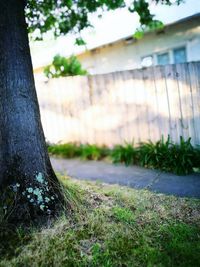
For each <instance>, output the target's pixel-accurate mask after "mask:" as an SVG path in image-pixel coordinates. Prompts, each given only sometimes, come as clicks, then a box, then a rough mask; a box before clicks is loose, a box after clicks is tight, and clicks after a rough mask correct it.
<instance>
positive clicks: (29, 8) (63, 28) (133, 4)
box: [26, 0, 184, 43]
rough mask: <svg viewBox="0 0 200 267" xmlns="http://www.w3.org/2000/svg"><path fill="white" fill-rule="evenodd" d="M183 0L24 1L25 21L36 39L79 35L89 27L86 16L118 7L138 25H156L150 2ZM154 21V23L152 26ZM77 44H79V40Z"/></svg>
mask: <svg viewBox="0 0 200 267" xmlns="http://www.w3.org/2000/svg"><path fill="white" fill-rule="evenodd" d="M183 1H184V0H151V1H150V0H129V1H127V0H45V1H44V0H27V4H26V18H27V23H28V28H29V32H30V33H33V32H35V30H37V31H38V37H37V39H42V36H43V34H44V33H45V32H47V31H50V30H51V31H52V32H53V33H54V35H55V36H56V37H57V36H60V35H64V34H67V33H69V32H73V33H76V34H77V33H80V32H81V31H82V30H83V29H84V28H86V27H89V26H92V25H91V24H90V20H89V14H90V13H94V12H97V14H98V15H99V16H101V15H102V13H103V12H104V11H108V10H115V9H117V8H127V9H128V10H129V11H130V12H136V13H137V14H138V15H139V17H140V23H141V26H149V25H150V26H151V25H153V26H155V25H156V24H157V22H156V20H154V15H153V14H151V12H150V10H149V3H150V2H151V3H152V2H153V3H155V4H159V3H160V4H163V5H172V4H178V5H179V4H180V3H181V2H183ZM154 22H155V23H154ZM77 43H82V41H81V38H79V39H77Z"/></svg>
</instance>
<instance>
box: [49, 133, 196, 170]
mask: <svg viewBox="0 0 200 267" xmlns="http://www.w3.org/2000/svg"><path fill="white" fill-rule="evenodd" d="M48 150H49V153H51V154H53V155H60V156H62V157H65V158H74V157H81V158H82V159H85V160H101V159H103V158H105V157H107V156H111V158H112V162H113V163H123V164H125V165H126V166H128V165H133V164H135V165H140V166H142V167H146V168H151V169H158V170H161V171H164V172H172V173H175V174H178V175H181V174H183V175H185V174H189V173H192V172H193V170H194V168H197V169H199V168H200V148H198V147H197V148H195V147H193V146H192V144H191V138H189V139H188V140H184V138H183V137H180V143H179V144H175V143H173V142H172V141H171V139H170V137H169V136H168V138H167V140H166V141H165V140H164V138H163V137H162V138H161V140H159V141H157V142H156V143H153V142H151V141H149V142H143V143H140V144H139V146H138V147H134V144H133V143H125V144H124V145H116V146H115V147H114V148H113V149H112V150H110V149H109V148H107V147H105V146H102V147H99V146H97V145H90V144H81V145H78V144H76V143H68V144H63V145H49V146H48Z"/></svg>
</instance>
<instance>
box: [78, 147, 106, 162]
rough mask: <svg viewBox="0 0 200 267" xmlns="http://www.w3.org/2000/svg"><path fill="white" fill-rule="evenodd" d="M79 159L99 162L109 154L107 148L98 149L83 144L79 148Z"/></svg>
mask: <svg viewBox="0 0 200 267" xmlns="http://www.w3.org/2000/svg"><path fill="white" fill-rule="evenodd" d="M80 150H81V158H82V159H88V160H101V159H103V158H105V157H106V156H107V155H108V154H109V149H108V148H107V147H98V146H96V145H90V144H84V145H81V146H80Z"/></svg>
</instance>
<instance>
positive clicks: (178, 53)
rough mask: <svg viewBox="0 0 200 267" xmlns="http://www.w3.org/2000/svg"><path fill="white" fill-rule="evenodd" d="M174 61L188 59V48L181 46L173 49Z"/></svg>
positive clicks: (180, 61) (179, 61) (178, 61)
mask: <svg viewBox="0 0 200 267" xmlns="http://www.w3.org/2000/svg"><path fill="white" fill-rule="evenodd" d="M173 56H174V63H175V64H176V63H184V62H186V61H187V56H186V48H185V47H179V48H176V49H174V50H173Z"/></svg>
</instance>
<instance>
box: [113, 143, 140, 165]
mask: <svg viewBox="0 0 200 267" xmlns="http://www.w3.org/2000/svg"><path fill="white" fill-rule="evenodd" d="M137 154H138V153H137V149H136V148H134V144H133V143H125V145H116V146H115V147H114V148H113V150H112V152H111V157H112V161H113V163H124V164H125V165H126V166H128V165H131V164H136V163H137V161H138V158H137Z"/></svg>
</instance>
